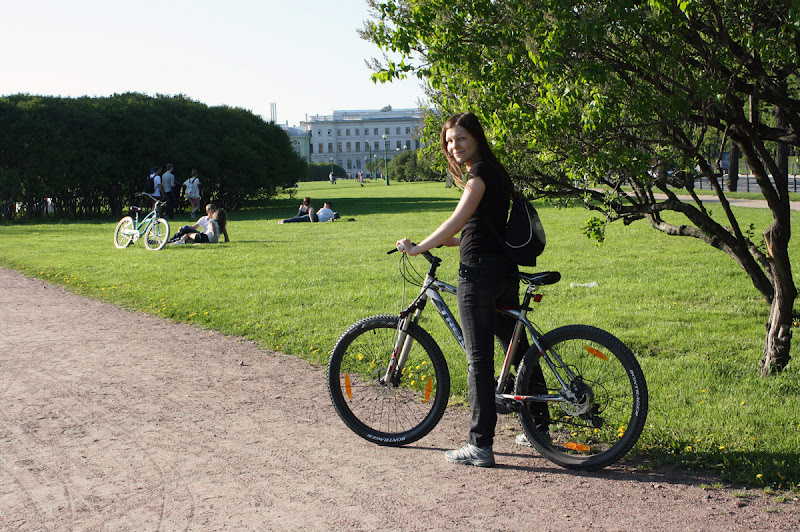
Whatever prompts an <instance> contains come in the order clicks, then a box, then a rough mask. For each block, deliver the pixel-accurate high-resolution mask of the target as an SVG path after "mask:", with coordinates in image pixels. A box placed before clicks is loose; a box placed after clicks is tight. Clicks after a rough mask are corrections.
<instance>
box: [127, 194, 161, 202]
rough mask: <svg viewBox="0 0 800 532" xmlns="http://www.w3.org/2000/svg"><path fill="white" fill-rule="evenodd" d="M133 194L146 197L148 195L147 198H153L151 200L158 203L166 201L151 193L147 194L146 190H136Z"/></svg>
mask: <svg viewBox="0 0 800 532" xmlns="http://www.w3.org/2000/svg"><path fill="white" fill-rule="evenodd" d="M134 196H139V197H141V196H147V197H148V198H150V199H151V200H153V201H157V202H158V203H166V202H165V201H163V200H162V199H161V198H157V197H155V196H152V195H150V194H148V193H147V192H137V193H136V194H134Z"/></svg>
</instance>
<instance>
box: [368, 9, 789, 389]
mask: <svg viewBox="0 0 800 532" xmlns="http://www.w3.org/2000/svg"><path fill="white" fill-rule="evenodd" d="M371 6H372V8H373V15H374V16H373V19H372V20H370V21H368V22H367V23H366V25H365V28H364V30H363V36H364V37H365V38H367V39H369V40H371V41H373V42H374V43H375V44H377V45H378V46H379V47H381V48H382V49H383V50H384V51H385V52H388V53H393V54H394V55H393V56H392V57H387V58H386V59H385V60H384V61H383V62H382V63H381V64H380V65H379V67H380V68H379V71H378V72H376V74H375V78H376V79H378V80H381V81H389V80H392V79H395V78H398V77H403V76H406V75H409V74H414V75H417V76H418V77H420V78H421V79H423V80H425V82H426V84H427V87H428V89H429V93H430V98H431V102H432V103H433V104H434V105H435V106H436V107H437V108H438V109H439V110H440V111H441V112H442V113H451V112H454V111H461V110H464V109H472V110H474V111H475V112H476V113H477V114H478V115H479V116H480V117H481V118H482V120H483V121H484V123H485V124H486V125H487V128H488V129H489V130H490V132H491V136H492V139H493V141H494V142H495V146H496V147H497V149H498V151H499V152H500V154H501V155H502V156H503V157H504V159H505V160H506V161H507V162H508V164H509V167H510V169H511V170H512V172H513V173H516V174H518V175H520V176H527V177H526V178H525V182H526V184H527V185H528V186H530V187H531V188H533V189H534V191H535V192H536V193H537V194H540V195H542V196H549V197H558V198H571V199H573V200H577V201H582V202H583V203H584V204H585V205H586V207H588V208H589V209H592V210H594V211H597V212H598V213H599V214H600V219H599V225H598V224H597V223H596V224H595V226H596V227H599V228H600V230H599V231H598V233H597V234H598V236H600V237H602V228H603V227H604V226H605V224H606V223H609V222H613V221H615V220H622V221H623V222H624V223H631V222H634V221H636V220H647V221H648V222H649V223H650V225H651V226H652V227H653V228H655V229H657V230H659V231H663V232H665V233H667V234H669V235H676V236H686V237H691V238H695V239H698V240H701V241H703V242H705V243H707V244H708V245H710V246H713V247H714V248H717V249H720V250H722V251H724V252H725V253H727V254H728V255H729V256H730V257H731V258H732V259H733V260H735V261H736V262H737V263H738V264H739V265H740V266H741V267H742V268H743V270H744V271H745V272H746V273H747V275H748V276H749V277H750V279H751V281H752V283H753V285H754V286H755V287H756V288H757V289H758V290H759V292H760V293H761V294H762V296H763V297H764V300H765V301H766V302H767V304H768V305H769V309H770V310H769V318H768V321H767V334H766V339H765V346H764V354H763V358H762V359H761V363H760V366H761V372H762V375H765V376H766V375H767V374H769V373H772V372H775V371H780V370H781V369H783V368H784V367H785V366H786V364H787V363H788V362H789V359H790V356H789V347H790V341H791V336H792V333H791V325H792V311H793V305H794V301H795V299H796V297H797V289H796V286H795V284H794V282H793V279H792V271H791V263H790V260H789V253H788V249H789V247H788V246H789V240H790V237H791V228H790V223H789V222H790V208H789V195H788V175H787V173H786V171H785V170H784V167H782V165H781V164H779V160H780V157H781V155H780V153H781V152H782V150H784V149H785V146H786V145H792V146H800V135H798V132H800V98H799V95H798V76H797V72H798V66H800V9H798V8H797V6H796V2H794V1H792V0H771V1H767V0H649V1H647V0H644V1H643V0H605V1H597V0H595V1H578V0H472V1H470V2H469V3H468V4H457V5H454V4H452V3H449V2H445V1H444V0H388V1H384V2H380V3H379V2H376V1H372V2H371ZM712 134H713V135H717V136H719V137H720V138H721V139H722V140H721V142H720V148H719V155H720V156H721V152H722V150H723V149H724V146H725V145H726V143H728V142H732V143H733V144H734V145H735V146H736V148H737V149H738V150H740V151H741V153H742V155H743V157H744V159H745V161H746V162H747V164H748V165H749V166H750V168H751V170H752V172H753V174H754V175H755V178H756V181H757V183H758V186H759V187H760V189H761V191H762V193H763V195H764V198H765V199H766V201H767V204H768V206H769V209H770V212H771V214H772V222H771V223H770V224H769V225H768V227H766V228H764V230H763V239H764V246H763V249H761V248H760V247H759V242H757V241H755V239H754V238H753V237H752V236H751V235H750V233H749V231H748V228H742V227H741V226H740V224H739V222H738V221H737V219H736V217H735V215H734V213H733V211H732V209H731V207H730V204H729V202H728V199H727V197H726V191H725V190H723V187H722V186H721V184H720V177H721V173H720V172H719V170H718V164H715V161H713V160H709V159H708V157H707V154H706V153H704V150H703V145H704V143H705V142H706V139H708V138H709V136H710V135H712ZM776 152H777V153H776ZM671 168H674V169H675V170H676V171H674V172H673V171H669V170H670V169H671ZM700 177H703V178H705V179H707V180H708V181H709V182H710V183H711V186H712V188H713V190H714V192H715V196H716V199H717V200H718V201H719V202H720V203H721V206H722V211H723V212H724V218H725V221H724V222H720V221H717V220H716V219H714V218H713V217H712V216H711V214H710V212H709V210H708V209H707V206H706V202H705V201H704V200H703V198H702V197H701V196H699V195H698V194H696V193H695V191H694V183H695V179H696V178H700ZM679 193H681V194H682V195H683V196H681V197H679V195H678V194H679ZM683 197H688V198H689V199H682V198H683ZM666 211H674V212H677V213H680V214H681V215H682V216H683V218H684V219H685V221H684V222H682V223H677V224H676V223H671V222H668V221H667V220H666V219H665V218H664V216H663V214H664V213H665V212H666Z"/></svg>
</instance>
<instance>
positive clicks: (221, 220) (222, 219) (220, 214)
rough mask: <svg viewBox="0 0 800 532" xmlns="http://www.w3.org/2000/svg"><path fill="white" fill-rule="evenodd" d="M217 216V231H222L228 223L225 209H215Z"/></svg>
mask: <svg viewBox="0 0 800 532" xmlns="http://www.w3.org/2000/svg"><path fill="white" fill-rule="evenodd" d="M214 214H216V216H217V225H219V232H220V233H224V232H225V228H226V226H227V225H228V213H226V212H225V209H217V210H216V212H215V213H214Z"/></svg>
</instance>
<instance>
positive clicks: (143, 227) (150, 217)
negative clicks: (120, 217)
mask: <svg viewBox="0 0 800 532" xmlns="http://www.w3.org/2000/svg"><path fill="white" fill-rule="evenodd" d="M142 195H143V196H147V197H149V198H150V199H152V200H153V201H154V204H153V210H152V211H150V212H149V213H148V214H147V216H145V217H144V218H142V221H141V222H140V221H139V213H140V212H142V209H141V208H139V207H131V210H133V212H134V213H135V215H136V217H135V218H134V220H133V229H132V230H131V231H130V235H129V236H131V237H133V242H134V243H136V242H138V240H139V239H140V238H141V237H142V235H144V234H145V232H147V228H148V227H149V226H150V224H152V223H153V221H154V220H155V219H156V218H158V209H159V207H160V206H161V205H165V203H164V202H163V201H161V200H159V199H157V198H155V197H153V196H151V195H150V194H147V193H144V192H143V193H142ZM127 233H128V232H127V231H125V230H123V234H127Z"/></svg>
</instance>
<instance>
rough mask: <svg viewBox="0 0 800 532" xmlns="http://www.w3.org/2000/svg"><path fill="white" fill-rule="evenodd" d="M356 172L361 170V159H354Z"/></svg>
mask: <svg viewBox="0 0 800 532" xmlns="http://www.w3.org/2000/svg"><path fill="white" fill-rule="evenodd" d="M356 170H361V159H356Z"/></svg>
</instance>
